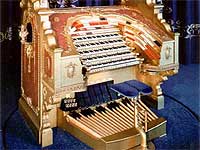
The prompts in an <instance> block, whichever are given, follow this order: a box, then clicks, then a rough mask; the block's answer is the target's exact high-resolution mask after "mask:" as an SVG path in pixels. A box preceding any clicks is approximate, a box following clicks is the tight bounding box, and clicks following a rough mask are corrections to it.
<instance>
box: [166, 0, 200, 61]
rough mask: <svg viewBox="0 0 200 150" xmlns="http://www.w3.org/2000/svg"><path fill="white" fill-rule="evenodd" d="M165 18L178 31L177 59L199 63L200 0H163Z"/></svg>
mask: <svg viewBox="0 0 200 150" xmlns="http://www.w3.org/2000/svg"><path fill="white" fill-rule="evenodd" d="M165 8H166V10H167V11H165V13H166V14H167V15H165V17H166V19H167V20H168V22H169V23H171V26H172V29H173V31H174V32H180V34H181V36H180V43H179V45H180V48H179V59H180V63H182V64H191V63H200V53H199V51H200V47H199V43H200V1H199V0H170V1H165Z"/></svg>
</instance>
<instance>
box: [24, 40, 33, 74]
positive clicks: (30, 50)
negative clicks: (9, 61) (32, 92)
mask: <svg viewBox="0 0 200 150" xmlns="http://www.w3.org/2000/svg"><path fill="white" fill-rule="evenodd" d="M25 51H26V57H27V59H28V64H27V65H28V66H27V67H28V73H31V59H32V58H34V55H33V46H32V44H27V43H26V45H25Z"/></svg>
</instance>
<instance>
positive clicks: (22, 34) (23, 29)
mask: <svg viewBox="0 0 200 150" xmlns="http://www.w3.org/2000/svg"><path fill="white" fill-rule="evenodd" d="M28 34H29V33H28V31H27V29H26V27H25V26H24V25H23V24H22V25H21V30H20V32H19V36H20V37H21V43H22V44H24V43H25V40H26V37H27V35H28Z"/></svg>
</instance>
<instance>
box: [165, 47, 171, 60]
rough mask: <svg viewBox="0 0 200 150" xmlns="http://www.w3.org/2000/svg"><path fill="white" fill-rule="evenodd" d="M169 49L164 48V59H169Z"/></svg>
mask: <svg viewBox="0 0 200 150" xmlns="http://www.w3.org/2000/svg"><path fill="white" fill-rule="evenodd" d="M171 49H172V48H171V47H169V46H168V47H166V49H165V58H166V59H169V57H170V55H171Z"/></svg>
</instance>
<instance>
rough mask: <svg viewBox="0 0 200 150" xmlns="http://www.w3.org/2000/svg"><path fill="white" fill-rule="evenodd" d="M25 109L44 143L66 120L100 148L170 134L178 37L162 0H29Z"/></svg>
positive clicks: (24, 35) (25, 4)
mask: <svg viewBox="0 0 200 150" xmlns="http://www.w3.org/2000/svg"><path fill="white" fill-rule="evenodd" d="M20 6H21V8H22V9H23V19H22V25H21V31H20V37H21V61H22V63H21V64H22V65H21V89H22V96H21V98H20V100H19V109H20V112H21V113H22V114H23V116H24V117H25V119H26V121H27V123H28V125H29V126H30V127H31V129H32V131H33V133H34V135H35V137H36V139H37V141H38V143H39V144H41V145H42V146H47V145H50V144H53V133H52V128H53V127H61V128H63V129H64V130H66V131H67V132H69V133H71V134H72V135H74V136H75V137H77V138H79V139H80V140H81V141H83V142H85V143H86V144H88V145H89V146H91V147H93V148H95V149H130V148H133V147H137V146H141V147H143V148H145V147H146V146H147V141H150V140H152V139H154V138H157V137H160V136H163V135H165V134H166V120H165V119H163V118H162V117H158V116H157V115H156V114H154V113H153V112H152V111H151V110H150V109H149V108H148V107H147V106H146V105H145V103H144V102H147V103H148V101H151V102H153V103H155V104H156V106H157V108H158V109H161V108H163V107H164V97H163V96H162V89H161V87H160V85H161V84H162V83H163V81H165V80H167V76H171V75H174V74H176V73H177V72H178V67H179V63H178V37H179V34H177V33H175V34H173V33H171V32H170V27H169V25H168V24H167V23H166V22H165V20H164V19H163V18H162V13H161V11H160V10H161V9H162V7H163V6H162V5H156V4H154V3H153V2H152V1H143V0H135V1H122V4H121V5H119V6H98V7H76V8H59V9H53V8H49V3H48V1H47V0H22V1H21V2H20Z"/></svg>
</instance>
